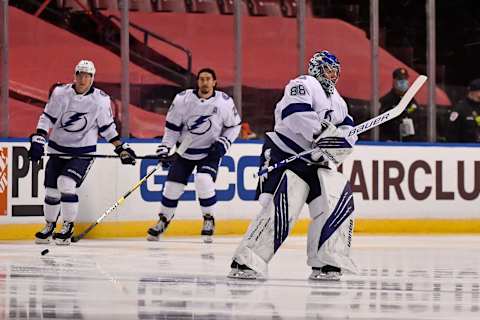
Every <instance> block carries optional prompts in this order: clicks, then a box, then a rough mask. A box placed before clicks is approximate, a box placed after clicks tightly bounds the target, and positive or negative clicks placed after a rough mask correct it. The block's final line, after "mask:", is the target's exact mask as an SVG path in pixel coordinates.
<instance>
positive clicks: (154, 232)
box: [147, 214, 170, 241]
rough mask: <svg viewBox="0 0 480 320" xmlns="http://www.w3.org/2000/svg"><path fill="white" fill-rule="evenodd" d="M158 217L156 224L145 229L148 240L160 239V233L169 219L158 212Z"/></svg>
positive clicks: (165, 227)
mask: <svg viewBox="0 0 480 320" xmlns="http://www.w3.org/2000/svg"><path fill="white" fill-rule="evenodd" d="M158 216H159V219H158V222H157V224H156V225H154V226H153V227H151V228H150V229H148V231H147V240H148V241H158V240H160V235H161V234H162V233H164V232H165V230H166V229H167V227H168V224H169V223H170V221H168V220H167V217H165V216H164V215H163V214H159V215H158Z"/></svg>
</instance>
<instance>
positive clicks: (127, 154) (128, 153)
mask: <svg viewBox="0 0 480 320" xmlns="http://www.w3.org/2000/svg"><path fill="white" fill-rule="evenodd" d="M114 151H115V153H116V154H118V156H119V157H120V161H122V164H130V165H132V166H133V165H135V163H136V162H137V161H136V160H135V158H136V157H137V155H136V154H135V151H133V149H132V148H130V145H129V144H128V143H122V144H121V145H119V146H117V147H116V148H115V150H114Z"/></svg>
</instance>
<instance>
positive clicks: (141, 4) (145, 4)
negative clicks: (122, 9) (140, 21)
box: [128, 0, 153, 12]
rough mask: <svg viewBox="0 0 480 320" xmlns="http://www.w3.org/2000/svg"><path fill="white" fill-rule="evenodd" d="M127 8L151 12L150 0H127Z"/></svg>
mask: <svg viewBox="0 0 480 320" xmlns="http://www.w3.org/2000/svg"><path fill="white" fill-rule="evenodd" d="M128 2H129V4H128V5H129V7H128V9H129V10H131V11H143V12H152V11H153V7H152V1H151V0H129V1H128Z"/></svg>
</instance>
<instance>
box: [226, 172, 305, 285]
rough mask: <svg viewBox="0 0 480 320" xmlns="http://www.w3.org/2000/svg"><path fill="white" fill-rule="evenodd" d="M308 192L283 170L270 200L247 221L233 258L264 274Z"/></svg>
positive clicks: (296, 177)
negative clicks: (246, 227) (249, 221)
mask: <svg viewBox="0 0 480 320" xmlns="http://www.w3.org/2000/svg"><path fill="white" fill-rule="evenodd" d="M309 191H310V188H309V187H308V185H307V184H306V183H305V182H304V181H303V180H302V179H301V178H300V177H298V176H297V175H296V174H294V173H293V172H292V171H290V170H286V171H285V173H284V174H283V176H282V179H281V181H280V183H279V185H278V187H277V190H276V191H275V194H274V195H273V198H272V201H270V202H269V203H266V206H265V207H263V208H262V210H261V211H260V213H259V214H258V215H257V216H256V217H255V218H254V219H253V220H252V222H251V223H250V226H249V227H248V230H247V233H246V234H245V235H244V237H243V239H242V241H241V242H240V245H239V247H238V248H237V250H236V251H235V254H234V257H233V258H234V260H235V261H236V262H238V263H239V264H244V265H246V266H248V267H249V268H251V269H253V270H255V271H256V272H258V273H259V274H260V275H261V276H263V277H267V274H268V267H267V266H268V262H269V261H270V260H271V259H272V257H273V255H274V254H275V252H276V251H277V250H278V249H279V248H280V245H281V244H282V243H283V241H284V240H285V239H286V238H287V236H288V235H289V234H290V232H291V230H292V228H293V226H294V225H295V222H296V220H297V219H298V216H299V214H300V212H301V210H302V207H303V205H304V204H305V201H306V199H307V196H308V192H309ZM264 199H265V197H264ZM264 199H263V200H264ZM264 202H265V201H264Z"/></svg>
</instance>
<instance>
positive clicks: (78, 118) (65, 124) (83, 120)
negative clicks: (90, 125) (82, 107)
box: [60, 111, 88, 132]
mask: <svg viewBox="0 0 480 320" xmlns="http://www.w3.org/2000/svg"><path fill="white" fill-rule="evenodd" d="M87 113H88V112H76V111H68V112H65V113H64V114H63V115H62V119H61V122H60V128H62V129H63V130H65V131H67V132H79V131H82V130H83V129H85V127H86V126H87V117H85V115H86V114H87Z"/></svg>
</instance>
